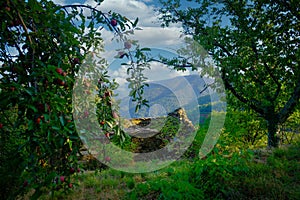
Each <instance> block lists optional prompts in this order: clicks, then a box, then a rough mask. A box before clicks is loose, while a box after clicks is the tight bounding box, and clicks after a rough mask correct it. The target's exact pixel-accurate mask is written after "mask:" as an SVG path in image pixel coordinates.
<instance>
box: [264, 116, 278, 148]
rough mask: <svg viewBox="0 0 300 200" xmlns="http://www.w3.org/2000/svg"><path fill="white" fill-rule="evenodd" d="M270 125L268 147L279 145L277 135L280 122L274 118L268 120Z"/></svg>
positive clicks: (268, 125)
mask: <svg viewBox="0 0 300 200" xmlns="http://www.w3.org/2000/svg"><path fill="white" fill-rule="evenodd" d="M267 127H268V147H269V148H272V147H278V137H277V136H276V133H277V129H278V122H277V121H276V120H274V119H269V120H267Z"/></svg>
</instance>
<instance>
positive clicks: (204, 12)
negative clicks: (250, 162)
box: [160, 0, 300, 147]
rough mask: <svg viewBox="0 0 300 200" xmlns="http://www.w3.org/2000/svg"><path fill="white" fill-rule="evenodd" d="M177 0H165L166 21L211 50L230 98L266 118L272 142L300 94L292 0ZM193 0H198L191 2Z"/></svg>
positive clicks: (299, 25) (296, 19)
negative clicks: (189, 4)
mask: <svg viewBox="0 0 300 200" xmlns="http://www.w3.org/2000/svg"><path fill="white" fill-rule="evenodd" d="M195 2H196V3H197V5H198V6H193V7H188V6H187V4H188V3H186V4H185V5H184V6H185V7H187V8H186V9H181V8H182V7H181V5H180V1H179V0H168V1H164V2H163V8H162V9H161V10H160V12H161V13H162V17H161V19H162V20H163V24H162V25H163V26H168V25H169V24H170V23H178V22H180V23H182V26H183V28H184V32H185V34H187V35H192V36H193V39H194V40H195V41H196V42H198V43H199V44H200V45H202V46H203V47H204V49H206V50H207V51H208V53H209V54H210V55H211V56H212V58H213V59H214V62H215V65H216V66H217V67H218V69H219V71H220V72H221V76H222V80H223V82H224V85H225V88H226V90H227V91H228V97H229V98H228V99H229V100H232V101H231V102H233V101H234V100H238V102H239V103H238V106H237V104H235V105H236V106H237V107H239V108H241V107H243V109H251V110H253V111H255V112H256V113H257V114H258V115H259V116H260V117H262V118H263V119H265V120H266V122H267V129H268V146H269V147H276V146H277V145H278V140H277V137H276V132H277V129H278V125H279V124H281V123H283V122H285V121H286V120H287V118H288V117H289V116H290V115H291V114H292V113H293V111H294V110H295V107H296V105H297V104H298V103H299V98H300V68H299V53H300V49H299V42H300V37H299V36H300V31H299V30H300V23H299V22H300V15H299V6H298V5H297V1H293V0H284V1H283V0H277V1H271V0H264V1H258V0H250V1H249V0H223V1H217V0H202V1H199V0H195ZM193 5H195V3H193Z"/></svg>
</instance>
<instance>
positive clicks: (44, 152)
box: [0, 0, 137, 199]
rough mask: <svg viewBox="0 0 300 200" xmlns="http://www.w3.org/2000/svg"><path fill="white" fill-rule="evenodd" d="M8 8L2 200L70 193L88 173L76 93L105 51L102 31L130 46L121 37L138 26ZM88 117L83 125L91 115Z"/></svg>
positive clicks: (106, 16)
mask: <svg viewBox="0 0 300 200" xmlns="http://www.w3.org/2000/svg"><path fill="white" fill-rule="evenodd" d="M96 2H97V3H98V5H99V4H100V3H101V2H102V0H96ZM0 5H1V9H0V17H1V20H2V23H1V27H0V63H1V65H2V66H1V67H0V83H1V85H0V101H1V103H0V142H1V143H0V150H1V152H0V169H1V170H0V173H1V174H0V175H1V178H2V181H1V195H0V198H1V199H15V198H16V196H18V195H22V194H24V193H27V192H28V191H31V190H32V189H33V191H34V193H33V195H32V197H31V198H32V199H37V198H38V197H39V196H40V195H41V194H42V191H43V190H48V189H50V190H51V191H53V190H59V189H69V188H70V185H71V186H72V184H71V182H72V181H73V179H71V177H72V176H73V175H74V174H76V172H77V171H80V170H78V168H79V165H78V163H77V154H78V152H79V149H80V147H81V140H80V138H79V136H78V133H77V132H76V130H75V124H74V120H77V119H74V116H73V110H72V109H73V108H72V88H73V86H74V83H75V79H76V75H77V73H78V71H79V68H80V66H81V64H82V63H85V58H86V56H87V55H91V54H93V52H96V51H97V50H102V44H103V43H102V38H101V32H99V30H101V29H102V28H104V27H106V28H109V29H110V30H111V31H113V32H115V33H116V34H117V35H118V37H121V36H122V37H121V38H120V41H122V42H124V43H125V42H126V41H125V39H126V38H125V37H123V35H122V34H121V32H124V31H126V30H127V29H133V28H134V27H135V26H136V24H137V20H136V21H135V22H131V21H129V20H128V19H127V18H126V17H123V16H121V15H120V14H118V13H113V12H109V13H103V12H101V11H100V10H98V9H97V7H91V6H87V5H79V4H78V5H64V6H60V5H55V4H54V3H53V2H52V1H48V0H28V1H22V0H4V1H1V3H0ZM85 10H88V11H89V12H88V13H90V14H88V15H87V16H86V15H84V14H85V13H86V12H85ZM127 48H128V43H127ZM103 65H104V64H103ZM103 82H106V83H109V82H110V80H109V78H107V77H106V78H105V80H103ZM108 85H109V84H108ZM110 89H111V88H109V87H107V88H106V90H110ZM86 90H89V88H88V87H86ZM91 90H92V89H91ZM102 90H103V88H102ZM102 90H101V91H99V93H101V92H102V93H103V92H105V91H104V90H103V91H102ZM86 92H91V91H86ZM107 101H108V100H107ZM100 103H101V102H100ZM108 103H109V102H108ZM108 103H106V104H105V105H104V107H105V106H106V107H109V106H110V105H109V104H108ZM103 109H104V108H103ZM107 109H108V110H109V108H107ZM81 114H82V115H83V116H78V118H80V119H82V118H85V117H86V116H85V115H88V113H81ZM100 117H101V116H100ZM109 119H111V120H113V118H112V117H110V118H109Z"/></svg>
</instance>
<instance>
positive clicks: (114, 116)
mask: <svg viewBox="0 0 300 200" xmlns="http://www.w3.org/2000/svg"><path fill="white" fill-rule="evenodd" d="M112 116H113V118H114V119H118V118H119V115H118V113H117V112H116V111H112Z"/></svg>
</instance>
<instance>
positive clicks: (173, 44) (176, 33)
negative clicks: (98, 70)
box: [54, 0, 192, 93]
mask: <svg viewBox="0 0 300 200" xmlns="http://www.w3.org/2000/svg"><path fill="white" fill-rule="evenodd" d="M54 2H56V3H58V4H78V3H80V4H89V5H92V6H93V5H96V3H95V2H94V0H54ZM159 5H160V4H159V1H158V0H104V2H103V3H102V4H101V5H100V6H99V7H98V9H100V10H101V11H103V12H108V11H110V10H111V11H113V12H117V13H120V14H122V15H124V16H126V17H127V18H129V19H131V20H134V19H135V18H136V17H138V18H139V24H138V26H139V27H141V28H142V29H143V30H140V31H135V34H134V35H133V36H132V38H130V39H133V40H138V41H139V44H140V45H141V46H142V47H150V48H155V49H156V53H157V51H159V50H160V49H161V51H162V52H164V53H166V52H170V54H172V53H175V52H176V49H178V48H179V47H180V46H182V45H183V44H184V43H183V37H180V36H181V35H182V32H181V31H182V28H181V26H180V24H176V25H172V26H170V27H168V28H161V27H160V22H159V21H158V13H157V12H156V11H155V10H157V8H158V6H159ZM101 33H102V37H103V38H104V41H105V49H106V52H105V53H104V54H103V55H101V56H102V57H105V58H106V59H107V60H108V61H109V63H110V64H111V65H110V68H109V69H110V70H109V72H110V75H111V76H112V77H113V78H115V79H116V80H117V82H118V83H119V84H120V87H119V92H122V93H123V92H125V91H127V89H126V88H127V87H126V83H127V81H126V78H127V74H126V68H125V67H124V66H121V65H120V62H119V61H118V60H116V59H114V56H115V55H116V54H117V52H116V49H121V48H123V44H120V43H117V42H116V41H115V40H113V41H112V40H111V39H112V38H113V37H114V35H113V33H112V32H110V31H108V30H104V29H103V30H102V31H101ZM173 55H175V54H173ZM122 62H124V61H122ZM118 66H119V67H118ZM191 73H192V72H190V71H186V72H184V73H182V72H177V71H174V70H172V71H171V70H170V69H169V68H168V67H167V66H165V65H163V64H161V63H151V70H148V71H147V72H146V76H147V77H148V79H149V81H158V80H165V79H170V78H174V77H176V76H185V75H189V74H191Z"/></svg>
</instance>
